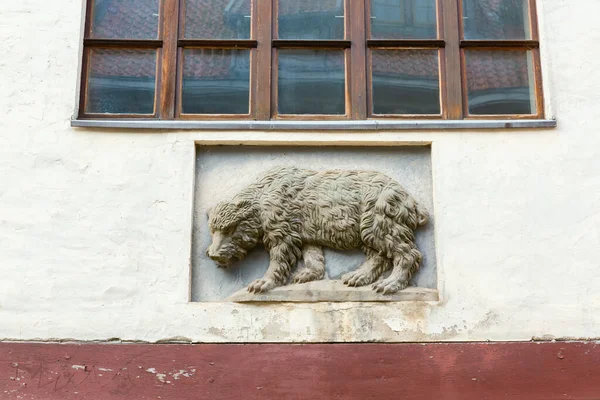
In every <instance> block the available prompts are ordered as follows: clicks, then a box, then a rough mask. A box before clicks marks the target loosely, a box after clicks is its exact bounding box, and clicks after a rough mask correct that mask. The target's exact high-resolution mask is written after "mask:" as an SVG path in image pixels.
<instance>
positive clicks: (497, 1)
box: [463, 0, 531, 40]
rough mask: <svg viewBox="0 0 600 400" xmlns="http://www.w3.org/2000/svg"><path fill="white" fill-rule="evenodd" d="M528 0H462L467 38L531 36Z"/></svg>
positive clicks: (527, 37) (492, 38) (522, 37)
mask: <svg viewBox="0 0 600 400" xmlns="http://www.w3.org/2000/svg"><path fill="white" fill-rule="evenodd" d="M528 4H529V0H463V24H464V28H465V39H467V40H478V39H479V40H495V39H498V40H517V39H531V32H530V30H529V5H528Z"/></svg>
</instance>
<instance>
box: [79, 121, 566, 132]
mask: <svg viewBox="0 0 600 400" xmlns="http://www.w3.org/2000/svg"><path fill="white" fill-rule="evenodd" d="M71 126H73V127H78V128H120V129H179V130H229V131H232V130H248V131H301V130H332V131H382V130H440V129H539V128H555V127H556V120H552V119H520V120H460V121H448V120H412V121H407V120H402V121H390V120H365V121H189V120H186V121H182V120H169V121H165V120H162V121H161V120H114V119H112V120H109V119H106V120H103V119H74V120H71Z"/></svg>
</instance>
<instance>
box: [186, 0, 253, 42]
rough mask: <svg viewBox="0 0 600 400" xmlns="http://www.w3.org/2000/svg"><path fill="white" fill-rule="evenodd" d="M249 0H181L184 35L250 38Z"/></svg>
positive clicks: (206, 37)
mask: <svg viewBox="0 0 600 400" xmlns="http://www.w3.org/2000/svg"><path fill="white" fill-rule="evenodd" d="M250 21H251V0H185V33H184V37H185V38H187V39H250Z"/></svg>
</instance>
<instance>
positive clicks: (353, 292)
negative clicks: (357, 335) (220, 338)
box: [225, 280, 439, 303]
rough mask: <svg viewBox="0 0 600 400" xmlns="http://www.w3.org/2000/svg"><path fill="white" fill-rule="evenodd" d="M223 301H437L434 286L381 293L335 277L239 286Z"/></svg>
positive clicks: (436, 292)
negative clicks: (260, 289)
mask: <svg viewBox="0 0 600 400" xmlns="http://www.w3.org/2000/svg"><path fill="white" fill-rule="evenodd" d="M225 301H232V302H236V303H270V302H286V303H316V302H337V303H340V302H394V301H439V293H438V291H437V290H436V289H428V288H420V287H408V288H406V289H404V290H401V291H399V292H397V293H394V294H387V295H384V294H380V293H377V292H375V291H374V290H373V289H371V285H367V286H362V287H348V286H346V285H344V284H343V283H342V282H341V281H338V280H322V281H314V282H308V283H299V284H294V285H289V286H280V287H277V288H275V289H272V290H270V291H269V292H266V293H260V294H255V293H249V292H248V290H247V289H246V288H243V289H240V290H239V291H237V292H235V293H234V294H232V295H231V296H229V297H228V298H227V299H226V300H225Z"/></svg>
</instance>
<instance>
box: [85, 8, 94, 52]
mask: <svg viewBox="0 0 600 400" xmlns="http://www.w3.org/2000/svg"><path fill="white" fill-rule="evenodd" d="M84 12H85V24H84V28H83V37H84V40H85V39H89V38H90V37H91V35H92V19H93V17H94V0H85V10H84ZM84 43H85V42H84Z"/></svg>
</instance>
